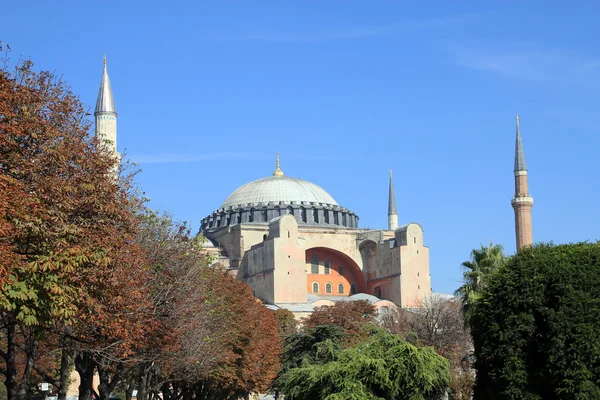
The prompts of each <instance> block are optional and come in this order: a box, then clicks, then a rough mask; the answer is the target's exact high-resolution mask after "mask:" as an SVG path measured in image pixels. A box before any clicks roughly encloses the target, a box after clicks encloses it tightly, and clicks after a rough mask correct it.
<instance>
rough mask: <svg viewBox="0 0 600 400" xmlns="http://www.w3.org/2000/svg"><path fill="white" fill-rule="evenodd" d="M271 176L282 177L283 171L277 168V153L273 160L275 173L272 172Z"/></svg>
mask: <svg viewBox="0 0 600 400" xmlns="http://www.w3.org/2000/svg"><path fill="white" fill-rule="evenodd" d="M273 176H283V171H282V170H281V168H279V153H277V155H276V158H275V172H273Z"/></svg>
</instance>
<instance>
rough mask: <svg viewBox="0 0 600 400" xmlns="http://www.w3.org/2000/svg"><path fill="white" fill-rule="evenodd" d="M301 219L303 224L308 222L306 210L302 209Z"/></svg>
mask: <svg viewBox="0 0 600 400" xmlns="http://www.w3.org/2000/svg"><path fill="white" fill-rule="evenodd" d="M300 219H301V220H302V222H307V220H306V208H304V207H300Z"/></svg>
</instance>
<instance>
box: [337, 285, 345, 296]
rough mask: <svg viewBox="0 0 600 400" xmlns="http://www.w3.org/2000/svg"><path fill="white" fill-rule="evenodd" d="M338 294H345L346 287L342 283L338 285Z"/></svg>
mask: <svg viewBox="0 0 600 400" xmlns="http://www.w3.org/2000/svg"><path fill="white" fill-rule="evenodd" d="M338 293H339V294H344V285H343V284H341V283H340V284H339V285H338Z"/></svg>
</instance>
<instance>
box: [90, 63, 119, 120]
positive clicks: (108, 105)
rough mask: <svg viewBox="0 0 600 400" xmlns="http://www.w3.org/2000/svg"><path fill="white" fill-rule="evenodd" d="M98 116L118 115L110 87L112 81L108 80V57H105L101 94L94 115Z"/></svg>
mask: <svg viewBox="0 0 600 400" xmlns="http://www.w3.org/2000/svg"><path fill="white" fill-rule="evenodd" d="M96 114H115V115H116V114H117V107H115V99H114V97H113V92H112V88H111V87H110V79H109V78H108V70H107V69H106V57H104V71H103V72H102V80H101V81H100V92H99V93H98V100H97V101H96V110H95V111H94V115H96Z"/></svg>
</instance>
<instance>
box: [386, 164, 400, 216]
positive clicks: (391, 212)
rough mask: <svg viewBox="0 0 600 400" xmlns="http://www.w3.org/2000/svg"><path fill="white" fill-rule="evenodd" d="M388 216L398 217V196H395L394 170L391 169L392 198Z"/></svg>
mask: <svg viewBox="0 0 600 400" xmlns="http://www.w3.org/2000/svg"><path fill="white" fill-rule="evenodd" d="M388 215H398V210H397V209H396V195H395V194H394V183H393V182H392V170H391V169H390V198H389V201H388Z"/></svg>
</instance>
